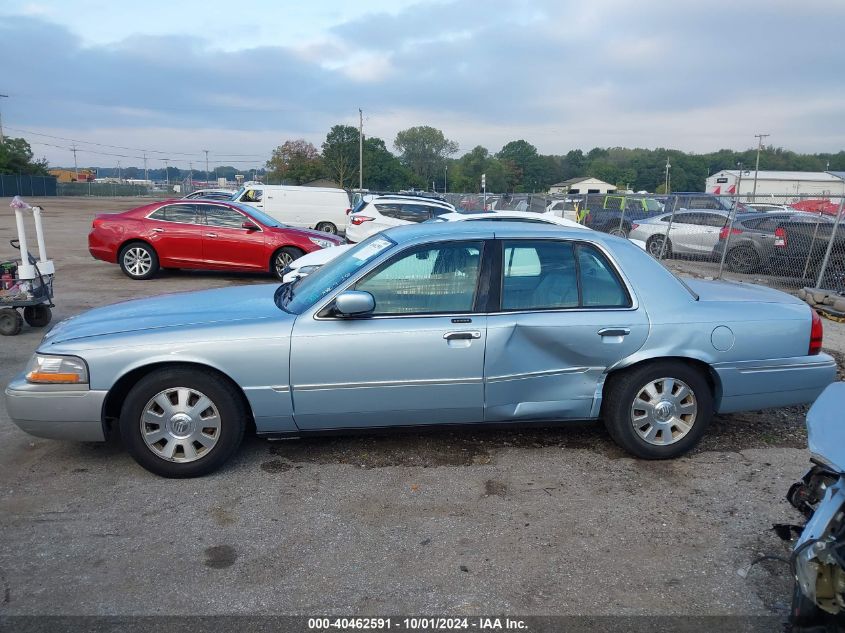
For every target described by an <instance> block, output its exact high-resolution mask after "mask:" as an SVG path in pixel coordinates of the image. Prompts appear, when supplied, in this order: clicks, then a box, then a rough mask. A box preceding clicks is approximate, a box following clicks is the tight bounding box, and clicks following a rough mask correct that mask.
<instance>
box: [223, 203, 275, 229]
mask: <svg viewBox="0 0 845 633" xmlns="http://www.w3.org/2000/svg"><path fill="white" fill-rule="evenodd" d="M231 204H232V206H233V207H237V208H238V209H240V210H241V211H243V212H244V213H246V214H247V215H251V216H252V217H253V218H255V219H256V220H258V221H259V222H261V224H263V225H264V226H285V225H284V224H282V223H281V222H279V221H278V220H277V219H276V218H271V217H270V216H269V215H267V214H266V213H262V212H261V211H259V210H258V209H256V208H255V207H251V206H249V205H248V204H240V203H238V202H232V203H231Z"/></svg>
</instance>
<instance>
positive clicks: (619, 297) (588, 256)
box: [577, 244, 631, 308]
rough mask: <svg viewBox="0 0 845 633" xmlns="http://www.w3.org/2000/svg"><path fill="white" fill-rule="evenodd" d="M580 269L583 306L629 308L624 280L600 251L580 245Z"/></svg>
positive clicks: (629, 300) (628, 298) (629, 302)
mask: <svg viewBox="0 0 845 633" xmlns="http://www.w3.org/2000/svg"><path fill="white" fill-rule="evenodd" d="M577 251H578V269H579V272H580V279H581V297H582V299H581V305H582V306H583V307H585V308H587V307H590V308H599V307H601V308H627V307H629V306H630V305H631V299H630V297H629V296H628V292H627V291H626V290H625V286H623V285H622V280H621V279H619V277H618V275H617V274H616V271H615V270H614V269H613V266H611V264H610V262H609V261H607V258H606V257H605V256H604V255H602V254H601V253H600V252H599V250H598V249H596V248H593V247H592V246H587V245H586V244H579V245H578V248H577Z"/></svg>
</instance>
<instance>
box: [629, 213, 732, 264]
mask: <svg viewBox="0 0 845 633" xmlns="http://www.w3.org/2000/svg"><path fill="white" fill-rule="evenodd" d="M728 214H729V212H728V211H718V210H711V209H707V210H697V211H678V212H677V213H675V218H674V219H673V220H672V222H671V226H670V222H669V220H670V218H671V217H672V214H671V213H665V214H661V215H656V216H654V217H651V218H646V219H644V220H637V221H636V222H635V223H634V224H632V225H631V231H630V233H628V238H629V239H632V240H639V241H641V242H644V243H645V250H646V251H648V252H649V253H650V254H651V255H653V256H654V257H658V256H659V255H660V252H661V249H662V251H663V257H666V258H668V257H671V256H672V255H698V256H701V257H710V256H712V254H713V249H714V248H715V246H716V244H717V243H718V242H719V233H720V231H721V230H722V228H723V227H724V226H725V225H726V224H727V222H728ZM667 232H668V234H669V239H668V241H666V245H665V246H664V245H663V242H664V240H666V234H667Z"/></svg>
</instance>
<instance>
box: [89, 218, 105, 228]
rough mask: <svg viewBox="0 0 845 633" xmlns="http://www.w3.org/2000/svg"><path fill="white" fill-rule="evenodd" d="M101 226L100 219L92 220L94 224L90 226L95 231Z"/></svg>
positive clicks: (101, 220)
mask: <svg viewBox="0 0 845 633" xmlns="http://www.w3.org/2000/svg"><path fill="white" fill-rule="evenodd" d="M102 224H103V219H102V218H94V223H93V224H92V225H91V226H92V227H94V228H95V229H98V228H100V226H102Z"/></svg>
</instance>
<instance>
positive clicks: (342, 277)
mask: <svg viewBox="0 0 845 633" xmlns="http://www.w3.org/2000/svg"><path fill="white" fill-rule="evenodd" d="M394 246H396V242H394V241H393V240H391V239H390V238H389V237H385V236H383V235H378V234H376V235H374V236H372V237H371V238H369V239H367V240H364V241H363V242H361V243H360V244H358V245H357V246H355V247H354V248H352V249H350V250H348V251H347V252H346V253H344V254H343V255H341V256H340V257H338V258H336V259H333V260H332V261H330V262H329V263H327V264H326V265H324V266H322V267H320V268H319V269H318V270H317V271H315V272H313V273H311V274H310V275H308V276H307V277H300V278H299V279H297V280H296V281H294V282H291V283H287V284H282V285H281V286H280V287H279V289H278V290H277V291H276V304H277V305H278V306H279V307H280V308H282V310H285V311H286V312H290V313H292V314H302V312H304V311H305V310H307V309H308V308H310V307H311V306H312V305H314V304H315V303H317V302H318V301H319V300H320V299H322V298H323V297H325V296H326V295H327V294H329V293H330V292H331V291H333V290H334V289H335V288H337V287H338V286H340V284H342V283H343V282H345V281H346V280H347V279H349V278H350V277H351V276H352V275H354V274H355V273H357V272H358V271H359V270H360V269H361V268H363V267H364V266H366V265H367V264H368V263H369V262H371V261H372V260H374V259H375V258H376V257H378V256H379V255H381V254H382V253H383V252H385V251H386V250H388V249H391V248H393V247H394Z"/></svg>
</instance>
